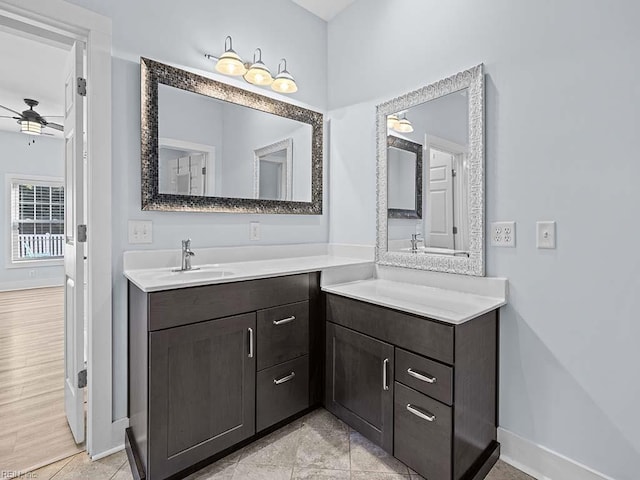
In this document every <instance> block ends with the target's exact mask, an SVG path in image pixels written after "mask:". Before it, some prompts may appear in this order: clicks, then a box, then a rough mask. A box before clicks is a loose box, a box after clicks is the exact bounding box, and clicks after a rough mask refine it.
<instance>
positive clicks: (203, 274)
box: [154, 267, 236, 281]
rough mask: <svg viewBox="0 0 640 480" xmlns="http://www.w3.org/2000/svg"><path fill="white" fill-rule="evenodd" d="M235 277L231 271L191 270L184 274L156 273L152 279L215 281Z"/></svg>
mask: <svg viewBox="0 0 640 480" xmlns="http://www.w3.org/2000/svg"><path fill="white" fill-rule="evenodd" d="M233 275H236V272H234V271H232V270H224V269H220V268H200V269H197V270H196V269H195V267H194V269H193V270H186V271H184V272H180V271H177V272H176V271H169V272H166V273H158V274H156V275H154V278H155V279H157V280H172V281H174V280H185V281H190V280H215V279H218V278H225V277H231V276H233Z"/></svg>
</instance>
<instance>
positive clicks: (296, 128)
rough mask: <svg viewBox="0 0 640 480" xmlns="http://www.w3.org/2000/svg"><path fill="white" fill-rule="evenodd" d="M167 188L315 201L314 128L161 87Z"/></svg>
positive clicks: (161, 165) (162, 173) (162, 166)
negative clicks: (313, 183) (313, 197)
mask: <svg viewBox="0 0 640 480" xmlns="http://www.w3.org/2000/svg"><path fill="white" fill-rule="evenodd" d="M158 137H159V139H158V152H159V154H158V190H159V193H161V194H168V195H189V196H200V197H203V196H204V197H224V198H244V199H261V200H283V201H296V202H311V186H312V180H311V175H312V147H311V143H312V138H311V137H312V127H311V125H310V124H308V123H303V122H299V121H296V120H292V119H289V118H286V117H282V116H279V115H274V114H271V113H267V112H263V111H261V110H256V109H253V108H250V107H246V106H243V105H238V104H234V103H230V102H226V101H223V100H219V99H216V98H213V97H208V96H205V95H200V94H198V93H194V92H189V91H186V90H182V89H179V88H174V87H171V86H169V85H164V84H159V85H158Z"/></svg>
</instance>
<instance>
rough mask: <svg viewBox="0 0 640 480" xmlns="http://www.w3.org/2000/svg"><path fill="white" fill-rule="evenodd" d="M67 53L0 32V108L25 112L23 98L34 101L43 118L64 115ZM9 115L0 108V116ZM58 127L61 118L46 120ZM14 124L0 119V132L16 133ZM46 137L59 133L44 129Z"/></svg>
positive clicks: (11, 120)
mask: <svg viewBox="0 0 640 480" xmlns="http://www.w3.org/2000/svg"><path fill="white" fill-rule="evenodd" d="M66 58H67V51H66V50H64V49H63V48H59V47H56V46H53V45H49V44H45V43H41V42H39V41H36V40H33V39H30V38H26V37H24V36H18V35H15V34H13V33H11V32H9V31H2V30H0V66H1V68H2V75H0V105H4V106H5V107H9V108H11V109H13V110H16V111H18V112H22V111H23V110H26V109H27V108H29V107H27V105H25V104H24V101H23V99H24V98H32V99H34V100H38V101H39V102H40V105H38V106H37V107H36V108H35V110H36V111H37V112H38V113H40V115H42V116H43V117H47V116H48V115H50V116H53V115H62V114H63V113H64V80H65V79H64V67H65V61H66ZM5 115H13V114H12V113H11V112H8V111H7V110H5V109H3V108H0V116H5ZM49 120H50V121H52V122H54V123H62V118H50V119H49ZM19 129H20V127H19V126H18V124H17V123H16V120H13V119H7V118H0V130H4V131H10V132H18V131H19ZM45 131H47V133H56V136H58V135H59V133H58V132H57V131H55V130H53V129H46V130H45Z"/></svg>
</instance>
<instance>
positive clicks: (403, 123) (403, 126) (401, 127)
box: [395, 115, 413, 133]
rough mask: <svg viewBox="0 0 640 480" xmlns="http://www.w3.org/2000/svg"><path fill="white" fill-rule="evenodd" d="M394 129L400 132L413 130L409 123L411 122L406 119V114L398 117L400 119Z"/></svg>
mask: <svg viewBox="0 0 640 480" xmlns="http://www.w3.org/2000/svg"><path fill="white" fill-rule="evenodd" d="M395 131H396V132H400V133H411V132H413V125H411V122H410V121H409V120H407V116H406V115H405V116H404V117H402V118H401V119H400V121H399V122H398V126H397V127H396V128H395Z"/></svg>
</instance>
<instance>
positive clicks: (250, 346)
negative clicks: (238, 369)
mask: <svg viewBox="0 0 640 480" xmlns="http://www.w3.org/2000/svg"><path fill="white" fill-rule="evenodd" d="M247 330H249V358H253V328H248V329H247Z"/></svg>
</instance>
